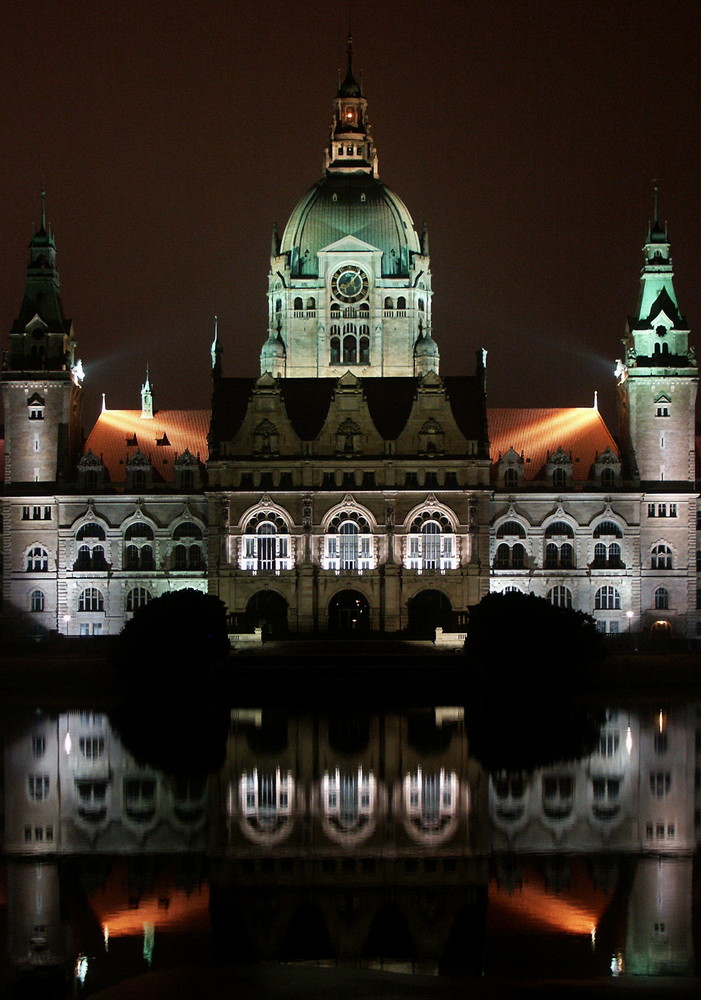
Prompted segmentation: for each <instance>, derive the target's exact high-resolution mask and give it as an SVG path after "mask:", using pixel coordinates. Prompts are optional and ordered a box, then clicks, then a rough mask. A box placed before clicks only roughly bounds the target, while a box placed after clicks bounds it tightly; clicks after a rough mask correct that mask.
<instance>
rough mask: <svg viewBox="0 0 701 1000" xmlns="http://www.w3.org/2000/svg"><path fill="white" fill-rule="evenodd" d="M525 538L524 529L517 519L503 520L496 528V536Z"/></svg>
mask: <svg viewBox="0 0 701 1000" xmlns="http://www.w3.org/2000/svg"><path fill="white" fill-rule="evenodd" d="M512 537H513V538H525V537H526V529H525V528H524V527H523V525H522V524H519V522H518V521H504V523H503V524H500V525H499V527H498V528H497V538H512Z"/></svg>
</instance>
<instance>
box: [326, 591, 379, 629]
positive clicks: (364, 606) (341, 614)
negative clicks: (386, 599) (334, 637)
mask: <svg viewBox="0 0 701 1000" xmlns="http://www.w3.org/2000/svg"><path fill="white" fill-rule="evenodd" d="M369 628H370V605H369V604H368V602H367V598H365V597H363V595H362V594H361V593H359V591H357V590H342V591H341V593H340V594H336V596H335V597H333V598H332V599H331V603H330V604H329V629H330V630H331V631H332V632H342V633H344V634H345V635H353V634H357V633H358V632H367V631H368V630H369Z"/></svg>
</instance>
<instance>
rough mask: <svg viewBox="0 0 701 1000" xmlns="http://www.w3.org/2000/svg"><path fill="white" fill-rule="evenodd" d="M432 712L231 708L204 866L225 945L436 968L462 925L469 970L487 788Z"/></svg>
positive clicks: (481, 877)
mask: <svg viewBox="0 0 701 1000" xmlns="http://www.w3.org/2000/svg"><path fill="white" fill-rule="evenodd" d="M442 722H443V717H440V718H437V713H435V712H433V711H430V712H425V713H422V712H416V713H409V714H408V715H400V714H394V713H388V714H386V715H369V714H364V713H362V712H359V713H356V714H346V715H342V714H337V715H334V716H330V717H328V718H321V717H319V718H316V717H313V716H303V715H302V716H297V717H290V718H286V717H283V716H276V715H274V714H267V713H262V714H261V713H258V714H256V713H246V712H238V713H234V719H233V728H232V733H231V737H230V741H229V748H228V756H227V761H226V764H225V767H224V770H223V772H222V779H221V780H222V801H223V803H224V806H225V811H226V816H227V827H226V842H225V843H221V845H220V849H221V851H222V856H221V858H220V859H219V860H218V861H217V862H215V863H214V864H213V870H212V894H213V900H214V911H215V913H216V914H217V915H219V917H220V919H221V921H222V922H223V923H224V925H225V926H226V928H227V930H226V932H225V936H226V940H227V942H231V941H232V940H236V941H237V942H238V943H237V945H236V947H240V948H241V949H242V954H248V955H251V954H255V955H258V956H260V957H262V958H279V957H285V956H287V957H292V953H293V952H294V951H295V949H301V952H302V953H303V956H304V957H316V958H320V959H321V958H325V959H332V958H338V959H340V960H342V961H359V960H361V959H362V960H364V961H365V962H367V963H368V964H373V962H376V961H380V960H382V961H383V962H385V963H386V962H388V961H390V962H401V963H406V962H413V963H414V964H416V963H418V965H419V966H420V967H423V968H429V967H431V968H435V965H436V963H437V962H439V961H444V960H445V961H447V960H448V959H449V958H450V956H451V955H452V954H453V952H454V951H457V949H455V948H453V945H452V943H451V942H453V941H454V940H457V939H458V938H459V937H460V936H461V934H462V931H461V928H463V929H464V928H468V927H469V928H470V929H471V942H472V944H468V945H467V946H466V948H465V947H463V951H464V954H463V961H464V963H465V964H470V963H472V964H473V965H475V967H477V965H478V964H479V963H478V960H477V954H478V952H479V943H480V942H481V941H482V936H483V916H484V890H485V886H486V879H487V869H486V855H487V840H486V835H487V828H486V825H485V820H486V800H485V795H486V784H485V782H484V779H483V776H482V774H481V771H480V769H479V767H478V766H477V764H476V763H475V762H474V761H471V760H470V759H469V757H468V753H467V744H466V740H465V734H464V732H463V729H462V724H461V722H455V721H451V717H450V715H449V714H447V713H446V715H445V724H444V725H443V724H442ZM217 853H218V852H217ZM429 888H430V892H431V901H430V902H429V901H428V898H427V895H426V894H427V890H428V889H429ZM273 897H274V900H275V901H274V903H273V901H272V900H273ZM301 920H303V922H304V924H305V926H306V927H307V928H310V930H309V934H308V936H307V937H306V940H305V941H304V942H301V941H299V940H297V937H296V933H297V932H296V930H295V928H296V927H297V926H298V925H299V922H300V921H301ZM446 956H448V958H446Z"/></svg>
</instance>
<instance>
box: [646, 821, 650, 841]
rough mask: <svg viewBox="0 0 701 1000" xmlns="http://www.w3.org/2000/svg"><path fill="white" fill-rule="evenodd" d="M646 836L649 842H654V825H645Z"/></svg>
mask: <svg viewBox="0 0 701 1000" xmlns="http://www.w3.org/2000/svg"><path fill="white" fill-rule="evenodd" d="M645 836H646V838H647V839H648V840H652V823H646V824H645Z"/></svg>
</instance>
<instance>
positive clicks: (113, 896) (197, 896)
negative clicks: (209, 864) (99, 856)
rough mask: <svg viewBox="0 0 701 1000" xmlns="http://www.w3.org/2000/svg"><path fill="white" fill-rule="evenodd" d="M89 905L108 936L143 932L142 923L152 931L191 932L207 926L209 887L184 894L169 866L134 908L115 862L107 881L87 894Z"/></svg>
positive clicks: (122, 869) (121, 869)
mask: <svg viewBox="0 0 701 1000" xmlns="http://www.w3.org/2000/svg"><path fill="white" fill-rule="evenodd" d="M165 900H167V901H168V903H167V907H166V905H165ZM90 907H91V909H92V911H93V913H94V914H95V916H96V918H97V920H98V921H99V923H100V924H101V925H102V928H103V933H105V932H106V933H107V935H108V936H109V938H113V937H122V936H124V935H127V934H143V931H144V924H145V923H150V924H153V925H154V926H155V928H156V931H185V930H187V931H189V932H192V931H195V930H198V929H202V930H205V929H207V928H208V927H209V887H208V886H207V885H202V886H197V887H196V888H194V889H193V890H192V891H191V892H190V893H189V894H188V893H187V892H186V891H185V890H184V889H178V888H176V878H175V872H174V871H173V870H172V869H170V868H169V869H166V870H164V871H163V872H161V873H160V874H159V875H158V876H157V877H156V878H155V879H154V883H153V887H152V889H151V891H150V892H149V893H148V894H145V895H143V896H141V898H140V899H139V904H138V906H136V907H134V906H130V904H129V898H128V889H127V873H126V867H125V865H124V864H121V863H118V864H116V865H115V866H114V868H113V869H112V872H111V874H110V877H109V879H108V881H107V883H106V884H105V885H104V886H103V887H102V888H101V889H99V890H98V891H97V892H96V893H95V894H94V895H93V896H92V897H91V899H90Z"/></svg>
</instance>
